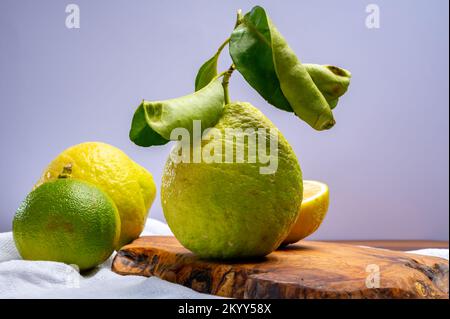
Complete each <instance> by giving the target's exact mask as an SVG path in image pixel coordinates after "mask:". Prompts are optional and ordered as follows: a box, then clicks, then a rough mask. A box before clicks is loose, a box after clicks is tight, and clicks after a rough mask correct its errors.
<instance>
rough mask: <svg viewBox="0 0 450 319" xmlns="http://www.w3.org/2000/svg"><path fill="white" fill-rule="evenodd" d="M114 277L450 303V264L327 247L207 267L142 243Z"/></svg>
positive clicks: (222, 290) (227, 292)
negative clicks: (449, 298)
mask: <svg viewBox="0 0 450 319" xmlns="http://www.w3.org/2000/svg"><path fill="white" fill-rule="evenodd" d="M112 270H113V271H115V272H116V273H118V274H121V275H142V276H157V277H160V278H162V279H164V280H168V281H170V282H174V283H178V284H181V285H183V286H186V287H189V288H192V289H194V290H196V291H199V292H203V293H208V294H214V295H219V296H223V297H233V298H448V297H449V295H448V284H449V281H448V261H447V260H444V259H441V258H436V257H426V256H420V255H414V254H407V253H402V252H397V251H391V250H383V249H376V248H367V247H358V246H352V245H346V244H338V243H327V242H314V241H302V242H300V243H299V244H296V245H291V246H288V247H287V248H284V249H281V250H277V251H275V252H273V253H271V254H270V255H268V256H266V257H264V258H261V259H258V260H247V261H234V262H223V261H211V260H202V259H199V258H198V257H196V256H195V255H194V254H192V253H191V252H189V251H188V250H187V249H185V248H183V247H182V246H181V245H180V244H179V243H178V241H177V240H176V239H175V238H174V237H167V236H150V237H141V238H139V239H137V240H135V241H134V242H133V243H131V244H129V245H127V246H125V247H123V248H122V249H121V250H120V251H119V252H118V253H117V255H116V257H115V258H114V262H113V265H112Z"/></svg>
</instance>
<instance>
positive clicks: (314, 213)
mask: <svg viewBox="0 0 450 319" xmlns="http://www.w3.org/2000/svg"><path fill="white" fill-rule="evenodd" d="M329 202H330V195H329V191H328V186H327V185H326V184H324V183H321V182H317V181H303V201H302V205H301V206H300V212H299V216H298V218H297V221H296V222H295V224H294V226H293V227H292V229H291V231H290V233H289V235H288V236H287V237H286V239H285V240H284V241H283V243H282V246H284V245H288V244H292V243H295V242H297V241H299V240H301V239H303V238H305V237H308V236H309V235H311V234H312V233H314V232H315V231H316V230H317V229H318V228H319V226H320V224H321V223H322V221H323V219H324V218H325V215H326V214H327V211H328V205H329Z"/></svg>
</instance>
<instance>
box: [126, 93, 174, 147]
mask: <svg viewBox="0 0 450 319" xmlns="http://www.w3.org/2000/svg"><path fill="white" fill-rule="evenodd" d="M130 140H131V141H133V143H134V144H136V145H139V146H144V147H148V146H152V145H164V144H166V143H167V142H169V141H168V140H166V139H165V138H163V137H161V135H159V134H158V133H156V132H155V131H154V130H153V129H152V128H151V127H150V126H148V124H147V120H146V117H145V109H144V102H142V103H141V105H139V107H138V109H137V110H136V112H135V113H134V116H133V121H132V124H131V130H130Z"/></svg>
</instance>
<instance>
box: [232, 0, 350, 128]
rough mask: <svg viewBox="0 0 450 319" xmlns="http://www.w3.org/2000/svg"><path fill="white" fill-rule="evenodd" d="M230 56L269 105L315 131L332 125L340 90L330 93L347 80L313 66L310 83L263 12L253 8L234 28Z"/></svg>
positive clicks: (295, 58) (297, 61) (306, 72)
mask: <svg viewBox="0 0 450 319" xmlns="http://www.w3.org/2000/svg"><path fill="white" fill-rule="evenodd" d="M230 55H231V58H232V59H233V62H234V64H235V66H236V68H237V70H238V71H239V72H240V73H241V74H242V75H243V76H244V78H245V79H246V81H247V82H248V83H249V84H250V85H251V86H252V87H253V88H254V89H255V90H256V91H258V93H259V94H260V95H261V96H262V97H263V98H264V99H266V100H267V101H268V102H269V103H270V104H272V105H274V106H276V107H277V108H280V109H282V110H285V111H289V112H295V114H296V115H297V116H298V117H300V118H301V119H303V120H304V121H305V122H307V123H308V124H309V125H310V126H312V127H313V128H315V129H317V130H324V129H329V128H331V127H332V126H333V125H334V123H335V121H334V118H333V114H332V112H331V106H330V104H331V105H332V106H333V107H334V106H335V105H336V104H337V101H338V97H339V96H340V95H339V94H341V92H342V90H340V91H333V89H334V88H335V87H336V84H337V83H341V82H342V84H343V85H344V86H345V80H344V79H343V78H345V77H347V80H348V79H349V76H345V75H342V76H341V75H337V74H335V73H333V71H332V69H330V68H333V67H330V68H328V67H327V66H318V65H314V66H313V67H311V68H310V69H311V70H312V71H313V73H314V79H313V78H312V76H311V75H310V74H309V68H308V67H305V66H304V65H303V64H302V63H301V62H300V61H299V59H298V58H297V56H296V55H295V53H294V52H293V51H292V49H291V48H290V47H289V46H288V44H287V42H286V40H285V39H284V38H283V36H282V35H281V34H280V33H279V32H278V30H277V29H276V28H275V26H274V25H273V24H272V22H271V21H270V19H269V17H268V16H267V15H266V12H265V11H264V9H263V8H261V7H258V6H256V7H254V8H253V9H252V11H250V12H249V13H247V14H246V15H245V16H244V18H243V19H242V20H241V21H240V24H239V25H238V26H237V27H236V28H235V30H234V31H233V33H232V34H231V38H230ZM336 69H338V70H343V69H339V68H336ZM344 71H345V70H344ZM348 75H349V73H348ZM340 77H342V79H341V78H340ZM316 82H317V83H316ZM348 83H349V82H347V84H346V88H347V87H348ZM346 88H345V90H346ZM322 90H323V91H322ZM345 90H344V92H345ZM342 94H343V93H342ZM342 94H341V95H342Z"/></svg>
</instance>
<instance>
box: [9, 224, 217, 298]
mask: <svg viewBox="0 0 450 319" xmlns="http://www.w3.org/2000/svg"><path fill="white" fill-rule="evenodd" d="M142 235H172V232H171V231H170V229H169V227H168V226H167V225H166V224H164V223H162V222H160V221H157V220H155V219H148V220H147V223H146V225H145V229H144V232H143V233H142ZM111 262H112V257H111V258H109V259H108V260H107V261H106V262H105V263H103V264H102V265H100V266H99V267H97V268H96V269H94V270H92V271H91V272H89V273H87V274H84V275H83V276H81V275H80V274H79V273H78V271H77V270H76V269H75V268H73V267H71V266H69V265H66V264H63V263H57V262H50V261H27V260H22V258H20V255H19V253H18V252H17V249H16V247H15V245H14V241H13V237H12V233H11V232H8V233H0V298H86V299H94V298H121V299H122V298H136V299H144V298H155V299H169V298H172V299H174V298H175V299H176V298H183V299H185V298H193V299H195V298H216V297H215V296H212V295H206V294H201V293H198V292H196V291H194V290H192V289H189V288H186V287H183V286H181V285H177V284H173V283H170V282H167V281H164V280H161V279H159V278H157V277H150V278H146V277H142V276H120V275H117V274H116V273H114V272H112V271H111Z"/></svg>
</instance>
